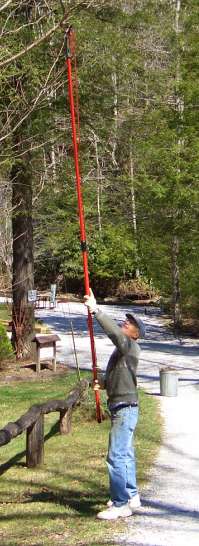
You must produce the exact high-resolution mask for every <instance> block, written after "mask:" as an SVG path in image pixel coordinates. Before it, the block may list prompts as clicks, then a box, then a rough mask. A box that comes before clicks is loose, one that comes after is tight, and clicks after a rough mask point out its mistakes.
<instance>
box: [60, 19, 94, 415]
mask: <svg viewBox="0 0 199 546" xmlns="http://www.w3.org/2000/svg"><path fill="white" fill-rule="evenodd" d="M72 33H73V29H72V27H70V28H69V30H68V31H67V32H66V68H67V75H68V93H69V102H70V115H71V127H72V139H73V152H74V163H75V175H76V190H77V199H78V211H79V226H80V237H81V251H82V258H83V269H84V286H85V293H86V295H89V293H90V286H89V273H88V251H87V243H86V229H85V220H84V206H83V198H82V191H81V176H80V169H79V153H78V144H77V131H76V117H75V104H74V94H73V78H72V66H71V51H70V38H71V36H72ZM88 330H89V334H90V344H91V355H92V365H93V378H94V392H95V402H96V418H97V421H98V423H101V420H102V417H101V408H100V396H99V383H98V379H97V357H96V350H95V341H94V332H93V319H92V315H91V313H90V311H89V310H88Z"/></svg>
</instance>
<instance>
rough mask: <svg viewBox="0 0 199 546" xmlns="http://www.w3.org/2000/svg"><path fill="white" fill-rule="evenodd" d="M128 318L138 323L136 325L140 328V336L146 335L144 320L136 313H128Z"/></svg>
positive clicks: (133, 322)
mask: <svg viewBox="0 0 199 546" xmlns="http://www.w3.org/2000/svg"><path fill="white" fill-rule="evenodd" d="M126 318H127V319H128V320H129V322H132V324H136V326H137V327H138V328H139V331H140V337H145V333H146V330H145V326H144V323H143V322H142V320H140V319H139V318H138V317H136V316H135V315H132V314H131V313H126Z"/></svg>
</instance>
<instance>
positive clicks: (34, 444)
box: [26, 414, 44, 468]
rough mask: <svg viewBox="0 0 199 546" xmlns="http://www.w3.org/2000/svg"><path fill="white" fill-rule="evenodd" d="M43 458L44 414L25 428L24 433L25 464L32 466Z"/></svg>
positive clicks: (39, 462) (41, 461)
mask: <svg viewBox="0 0 199 546" xmlns="http://www.w3.org/2000/svg"><path fill="white" fill-rule="evenodd" d="M43 460H44V415H43V414H41V415H39V417H38V419H37V420H36V421H35V423H33V425H31V426H30V427H28V428H27V433H26V465H27V466H28V467H29V468H30V467H32V468H34V467H35V466H37V465H40V464H42V463H43Z"/></svg>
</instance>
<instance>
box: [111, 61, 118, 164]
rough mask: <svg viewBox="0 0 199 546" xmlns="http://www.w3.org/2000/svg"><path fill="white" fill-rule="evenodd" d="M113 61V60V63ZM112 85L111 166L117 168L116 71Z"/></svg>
mask: <svg viewBox="0 0 199 546" xmlns="http://www.w3.org/2000/svg"><path fill="white" fill-rule="evenodd" d="M114 62H115V59H113V63H114ZM112 83H113V92H114V95H113V112H114V127H113V137H112V143H111V144H112V154H111V155H112V161H113V165H114V166H116V167H117V160H116V148H117V129H118V89H117V74H116V70H114V72H113V73H112Z"/></svg>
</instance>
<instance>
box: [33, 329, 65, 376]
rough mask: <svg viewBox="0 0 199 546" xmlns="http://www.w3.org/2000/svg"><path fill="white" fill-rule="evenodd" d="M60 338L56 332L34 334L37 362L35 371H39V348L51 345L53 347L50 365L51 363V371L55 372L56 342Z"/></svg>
mask: <svg viewBox="0 0 199 546" xmlns="http://www.w3.org/2000/svg"><path fill="white" fill-rule="evenodd" d="M59 340H60V337H59V336H57V335H56V334H48V335H44V334H43V335H36V336H35V337H34V339H33V340H32V341H33V342H35V343H36V351H37V362H36V371H37V373H39V372H40V371H41V349H42V348H43V347H45V348H46V347H52V348H53V356H52V365H53V371H54V372H56V342H57V341H59Z"/></svg>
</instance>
